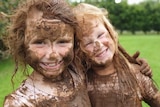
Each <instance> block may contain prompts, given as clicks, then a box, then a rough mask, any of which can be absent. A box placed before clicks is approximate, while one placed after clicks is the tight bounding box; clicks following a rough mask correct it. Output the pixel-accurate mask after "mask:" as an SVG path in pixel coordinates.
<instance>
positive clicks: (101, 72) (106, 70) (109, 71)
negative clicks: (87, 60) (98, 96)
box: [92, 63, 115, 76]
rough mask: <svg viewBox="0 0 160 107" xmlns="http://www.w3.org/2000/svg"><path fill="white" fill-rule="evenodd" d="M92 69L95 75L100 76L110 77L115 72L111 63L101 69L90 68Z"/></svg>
mask: <svg viewBox="0 0 160 107" xmlns="http://www.w3.org/2000/svg"><path fill="white" fill-rule="evenodd" d="M92 69H93V70H94V72H95V73H96V74H98V75H101V76H105V75H110V74H112V73H114V72H115V69H114V66H113V63H112V64H109V65H106V66H103V67H92Z"/></svg>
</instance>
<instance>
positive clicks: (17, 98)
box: [4, 70, 90, 107]
mask: <svg viewBox="0 0 160 107" xmlns="http://www.w3.org/2000/svg"><path fill="white" fill-rule="evenodd" d="M35 81H36V82H35ZM53 84H54V85H52V83H51V85H45V84H43V83H39V82H38V80H36V79H32V77H31V78H30V77H29V78H28V79H27V80H25V81H24V82H23V83H22V84H21V86H20V87H19V88H18V89H17V90H16V91H15V92H13V93H12V94H10V95H8V96H7V97H6V99H5V102H4V107H90V101H89V97H88V94H87V90H86V86H85V84H84V80H83V79H82V78H80V75H79V74H76V73H74V72H73V71H71V70H69V73H68V74H67V75H64V78H63V79H62V80H60V81H54V82H53Z"/></svg>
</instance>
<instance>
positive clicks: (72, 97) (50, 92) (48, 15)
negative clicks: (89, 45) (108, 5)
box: [4, 0, 90, 107]
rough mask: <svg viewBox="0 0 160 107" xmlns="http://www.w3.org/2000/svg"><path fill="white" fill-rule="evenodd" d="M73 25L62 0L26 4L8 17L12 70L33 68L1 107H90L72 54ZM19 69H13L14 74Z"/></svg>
mask: <svg viewBox="0 0 160 107" xmlns="http://www.w3.org/2000/svg"><path fill="white" fill-rule="evenodd" d="M76 26H77V23H76V19H75V17H74V15H73V13H72V10H71V8H70V7H69V6H68V4H67V3H66V2H65V1H63V0H27V1H26V2H25V3H23V4H22V5H20V6H19V8H18V9H17V10H16V12H15V14H14V15H13V17H12V20H11V25H10V28H9V36H8V43H9V44H8V45H9V48H10V51H11V54H12V56H13V58H14V60H15V65H16V68H19V66H20V65H22V64H23V65H24V67H25V70H24V72H27V66H28V65H29V66H31V67H32V68H33V72H32V73H31V75H29V76H28V77H27V79H26V80H24V81H23V82H22V84H21V85H20V86H19V88H18V89H16V90H15V91H14V92H13V93H11V94H9V95H8V96H6V98H5V101H4V107H90V101H89V97H88V94H87V90H86V85H85V81H84V75H83V71H82V69H81V65H80V64H79V62H80V61H79V60H80V59H79V58H78V56H77V55H76V54H75V52H74V49H75V48H76V47H75V46H76V43H75V44H74V41H75V37H74V35H75V29H76ZM18 70H19V69H15V72H17V71H18Z"/></svg>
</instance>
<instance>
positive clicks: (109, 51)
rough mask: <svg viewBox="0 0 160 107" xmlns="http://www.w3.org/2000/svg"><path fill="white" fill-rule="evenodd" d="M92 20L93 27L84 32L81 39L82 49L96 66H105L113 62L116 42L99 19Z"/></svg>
mask: <svg viewBox="0 0 160 107" xmlns="http://www.w3.org/2000/svg"><path fill="white" fill-rule="evenodd" d="M90 22H91V24H92V28H91V27H90V28H91V29H90V31H88V33H86V34H84V36H83V37H82V39H81V43H80V44H81V45H80V46H81V49H82V51H83V52H84V53H85V54H86V55H87V56H88V57H89V58H90V59H91V60H92V63H93V64H94V65H95V66H105V65H106V64H109V63H112V60H113V56H114V53H115V44H114V42H113V40H112V38H111V36H110V34H109V32H108V30H107V29H106V28H105V26H104V24H103V23H102V22H100V21H98V20H91V21H90ZM88 25H89V24H88ZM84 32H85V31H84Z"/></svg>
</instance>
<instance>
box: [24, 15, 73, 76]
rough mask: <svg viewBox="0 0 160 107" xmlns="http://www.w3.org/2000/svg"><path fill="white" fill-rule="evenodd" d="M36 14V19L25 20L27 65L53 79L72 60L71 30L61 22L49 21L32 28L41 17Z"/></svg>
mask: <svg viewBox="0 0 160 107" xmlns="http://www.w3.org/2000/svg"><path fill="white" fill-rule="evenodd" d="M37 13H38V12H36V17H32V18H31V19H28V20H27V23H28V24H27V25H28V26H27V30H26V34H25V36H26V38H25V44H26V47H27V55H28V63H29V64H30V65H31V66H32V67H33V68H34V69H35V70H36V71H38V72H40V73H41V74H42V75H44V76H45V77H47V78H55V77H57V76H59V75H60V74H61V73H62V72H63V71H64V70H65V69H66V68H67V66H68V65H69V64H70V63H71V61H72V59H73V43H74V33H73V29H72V28H71V27H70V26H69V25H66V24H64V23H62V22H52V23H51V20H50V21H48V22H43V23H41V22H39V25H38V26H34V25H33V24H35V23H37V22H36V19H38V17H39V16H41V13H40V14H39V16H38V15H37ZM33 18H36V19H35V20H33ZM38 20H39V19H38ZM31 25H32V26H31Z"/></svg>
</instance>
